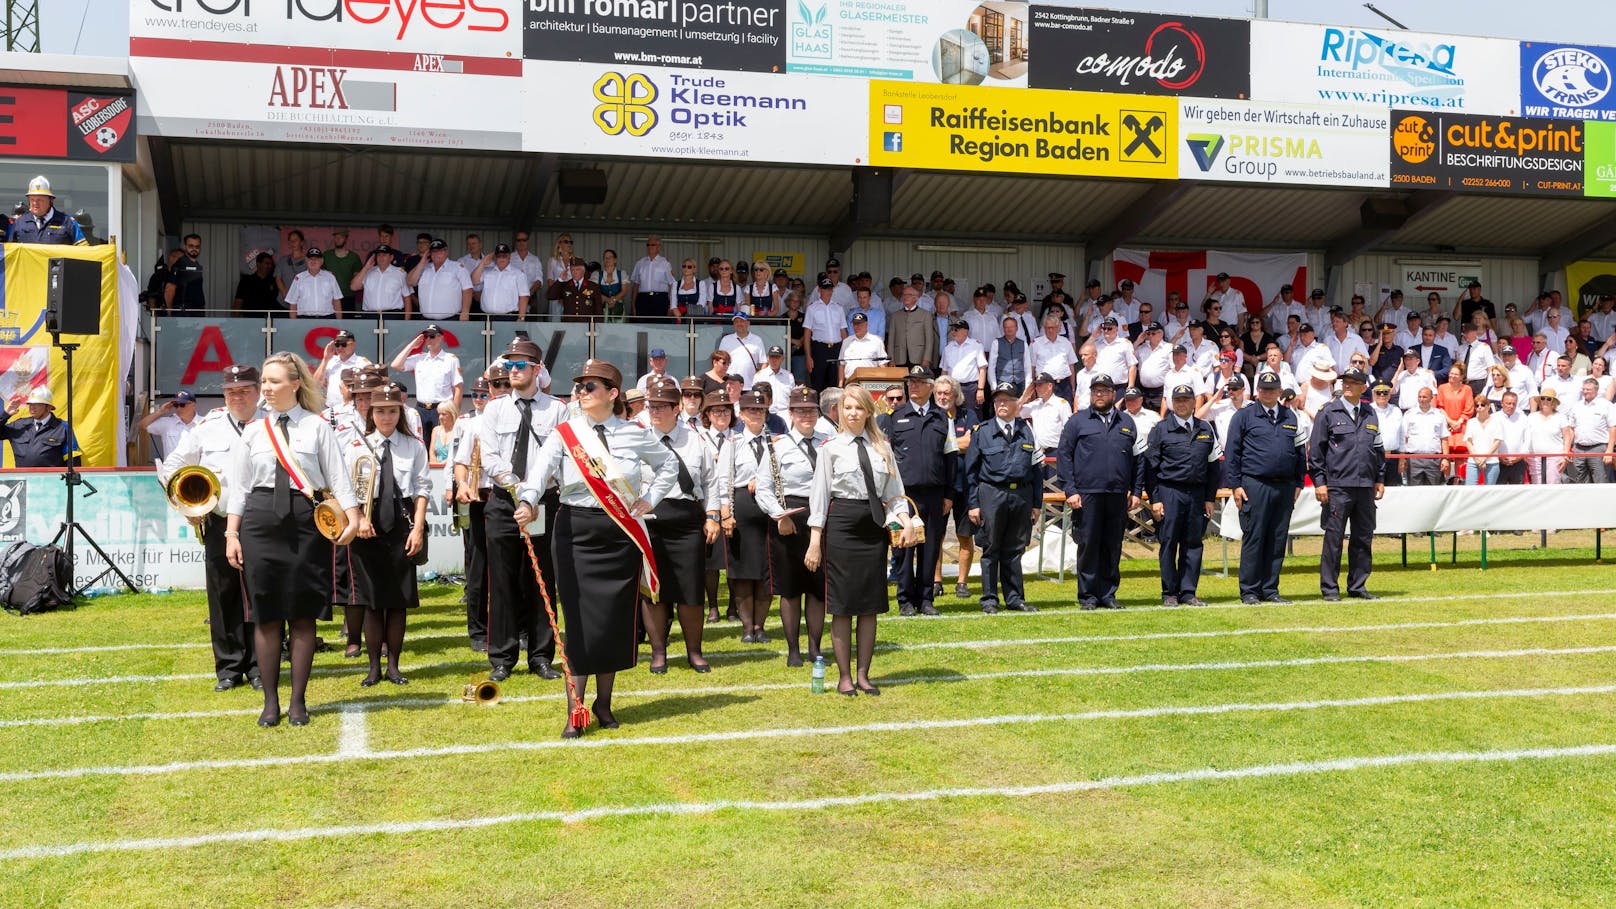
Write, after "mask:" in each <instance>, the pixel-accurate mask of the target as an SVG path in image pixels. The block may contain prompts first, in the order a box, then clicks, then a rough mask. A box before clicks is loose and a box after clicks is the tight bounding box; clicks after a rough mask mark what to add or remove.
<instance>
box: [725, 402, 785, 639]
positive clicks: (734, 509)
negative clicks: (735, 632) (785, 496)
mask: <svg viewBox="0 0 1616 909" xmlns="http://www.w3.org/2000/svg"><path fill="white" fill-rule="evenodd" d="M740 408H741V427H742V428H741V432H740V433H739V434H738V435H736V436H735V437H734V438H732V439H730V443H729V444H728V445H726V446H724V452H723V454H721V455H720V456H719V458H718V480H717V482H716V483H715V484H714V485H715V489H714V492H715V496H714V498H715V502H716V504H717V506H718V511H719V519H720V521H721V526H722V527H723V529H724V537H725V539H726V540H727V541H728V546H729V565H728V567H727V569H726V574H727V575H728V576H729V599H730V603H732V604H733V605H734V606H735V610H736V612H738V613H739V614H740V617H741V643H743V644H767V643H768V642H769V638H768V635H766V634H764V632H763V625H764V623H765V622H766V621H767V620H768V618H769V606H770V605H771V604H772V603H773V602H774V589H773V586H772V584H771V580H770V577H769V523H770V522H769V516H768V515H766V514H764V513H763V509H761V508H759V507H758V501H757V484H758V478H759V477H761V476H762V475H763V474H765V473H768V472H769V471H770V470H773V469H775V468H776V467H777V466H778V465H777V464H776V463H775V457H774V450H773V449H772V448H771V447H769V431H768V429H767V428H765V426H764V422H765V421H766V420H767V419H768V417H769V399H768V398H766V397H764V395H763V392H762V390H761V389H757V388H754V389H752V390H751V391H748V392H745V393H743V394H742V395H741V400H740Z"/></svg>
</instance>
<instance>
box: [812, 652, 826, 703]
mask: <svg viewBox="0 0 1616 909" xmlns="http://www.w3.org/2000/svg"><path fill="white" fill-rule="evenodd" d="M808 690H809V691H812V692H813V693H814V694H824V693H825V658H824V657H823V656H816V657H814V669H813V675H812V676H811V677H810V679H809V682H808Z"/></svg>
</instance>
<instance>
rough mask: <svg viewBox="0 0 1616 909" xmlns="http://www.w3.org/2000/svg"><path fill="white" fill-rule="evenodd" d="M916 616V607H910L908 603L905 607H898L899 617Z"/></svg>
mask: <svg viewBox="0 0 1616 909" xmlns="http://www.w3.org/2000/svg"><path fill="white" fill-rule="evenodd" d="M914 614H915V607H913V606H910V605H909V604H907V603H905V604H904V605H902V606H899V607H898V615H901V616H912V615H914Z"/></svg>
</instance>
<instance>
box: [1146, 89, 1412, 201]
mask: <svg viewBox="0 0 1616 909" xmlns="http://www.w3.org/2000/svg"><path fill="white" fill-rule="evenodd" d="M1178 111H1179V120H1178V123H1179V141H1180V142H1182V143H1183V145H1182V147H1181V148H1180V149H1179V152H1178V175H1179V177H1180V178H1181V179H1185V180H1224V181H1233V182H1237V183H1296V184H1303V185H1307V186H1375V187H1384V186H1386V185H1387V181H1388V180H1389V179H1390V168H1389V165H1388V161H1389V158H1390V155H1391V152H1390V147H1389V145H1388V143H1387V141H1386V136H1387V134H1388V130H1389V129H1390V117H1389V115H1388V113H1387V112H1386V111H1384V110H1375V109H1373V108H1330V107H1320V106H1318V105H1311V106H1308V105H1300V104H1269V103H1262V102H1256V101H1212V100H1207V99H1203V98H1180V99H1179V101H1178Z"/></svg>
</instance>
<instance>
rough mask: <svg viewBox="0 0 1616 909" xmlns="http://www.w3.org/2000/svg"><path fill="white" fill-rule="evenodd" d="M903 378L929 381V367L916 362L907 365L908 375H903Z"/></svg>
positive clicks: (930, 378)
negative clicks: (909, 365)
mask: <svg viewBox="0 0 1616 909" xmlns="http://www.w3.org/2000/svg"><path fill="white" fill-rule="evenodd" d="M905 378H908V379H918V380H920V381H922V382H930V381H931V380H932V374H931V370H930V369H928V368H927V367H925V366H922V365H920V364H919V363H916V364H915V365H913V366H911V367H909V375H907V376H905Z"/></svg>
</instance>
